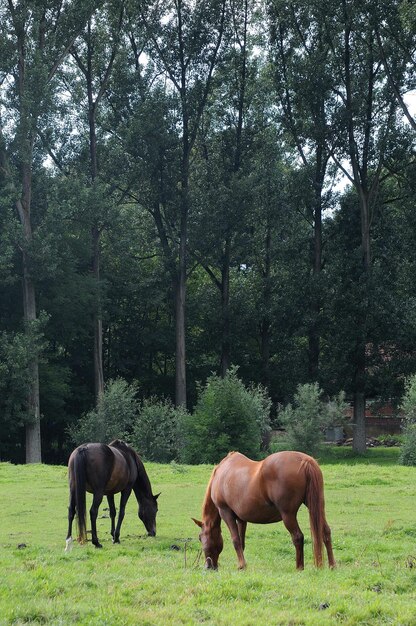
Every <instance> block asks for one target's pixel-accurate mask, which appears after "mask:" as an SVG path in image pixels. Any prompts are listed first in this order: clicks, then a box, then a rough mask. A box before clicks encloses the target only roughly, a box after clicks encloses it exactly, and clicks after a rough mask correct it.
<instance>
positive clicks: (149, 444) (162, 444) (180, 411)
mask: <svg viewBox="0 0 416 626" xmlns="http://www.w3.org/2000/svg"><path fill="white" fill-rule="evenodd" d="M186 414H187V413H186V410H185V409H184V408H182V407H178V408H175V407H174V406H173V404H172V402H171V401H170V400H168V399H166V400H158V399H157V398H155V397H152V398H149V399H146V400H144V401H143V402H142V404H141V406H140V411H139V414H138V416H137V418H136V419H135V422H134V426H133V432H132V434H131V436H130V442H131V444H132V446H133V447H134V448H135V449H136V450H137V452H138V453H139V454H140V455H141V456H143V457H144V458H145V459H147V460H148V461H158V462H159V463H168V462H169V461H174V460H175V459H177V458H178V454H179V441H180V437H179V425H180V424H181V423H182V421H183V419H184V416H185V415H186Z"/></svg>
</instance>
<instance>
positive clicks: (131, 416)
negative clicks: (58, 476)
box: [69, 378, 139, 445]
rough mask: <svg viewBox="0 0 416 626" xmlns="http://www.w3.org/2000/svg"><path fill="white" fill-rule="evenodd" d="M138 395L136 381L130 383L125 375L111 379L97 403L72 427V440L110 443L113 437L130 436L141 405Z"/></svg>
mask: <svg viewBox="0 0 416 626" xmlns="http://www.w3.org/2000/svg"><path fill="white" fill-rule="evenodd" d="M136 395H137V385H136V384H134V383H132V384H130V385H129V384H128V383H127V382H126V381H125V380H123V379H122V378H117V379H115V380H110V381H109V382H108V383H107V385H106V386H105V389H104V392H103V394H102V395H101V397H100V398H99V400H98V403H97V407H96V408H95V409H92V411H89V412H88V413H86V414H85V415H83V416H82V417H81V419H80V420H79V422H78V423H77V424H76V425H75V426H74V427H73V428H71V429H70V432H69V434H70V437H71V439H72V441H73V442H74V443H75V444H76V445H79V444H81V443H86V442H88V441H96V442H101V443H109V442H110V441H111V440H112V439H128V438H129V433H130V432H131V430H132V428H133V424H134V421H135V419H136V416H137V413H138V408H139V405H138V400H137V398H136Z"/></svg>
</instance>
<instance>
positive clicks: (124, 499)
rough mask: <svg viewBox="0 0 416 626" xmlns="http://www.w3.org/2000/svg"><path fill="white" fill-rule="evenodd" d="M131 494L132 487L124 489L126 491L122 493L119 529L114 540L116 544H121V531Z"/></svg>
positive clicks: (118, 521)
mask: <svg viewBox="0 0 416 626" xmlns="http://www.w3.org/2000/svg"><path fill="white" fill-rule="evenodd" d="M130 494H131V487H129V488H127V489H124V491H122V492H121V496H120V510H119V512H118V520H117V527H116V530H115V533H114V538H113V541H114V543H120V529H121V525H122V523H123V519H124V513H125V510H126V504H127V500H128V499H129V498H130Z"/></svg>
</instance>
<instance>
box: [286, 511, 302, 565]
mask: <svg viewBox="0 0 416 626" xmlns="http://www.w3.org/2000/svg"><path fill="white" fill-rule="evenodd" d="M282 520H283V523H284V525H285V526H286V528H287V529H288V531H289V532H290V535H291V537H292V542H293V545H294V546H295V549H296V569H299V570H302V569H303V568H304V556H303V544H304V537H303V533H302V531H301V529H300V527H299V524H298V520H297V519H296V513H285V514H284V513H282Z"/></svg>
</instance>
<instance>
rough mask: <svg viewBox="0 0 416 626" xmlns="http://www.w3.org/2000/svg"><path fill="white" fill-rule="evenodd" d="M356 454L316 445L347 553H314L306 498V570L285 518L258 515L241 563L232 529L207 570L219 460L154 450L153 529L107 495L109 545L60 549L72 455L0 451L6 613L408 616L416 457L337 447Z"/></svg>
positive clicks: (291, 619) (413, 595) (238, 619)
mask: <svg viewBox="0 0 416 626" xmlns="http://www.w3.org/2000/svg"><path fill="white" fill-rule="evenodd" d="M349 454H350V451H347V452H346V451H344V449H339V450H335V449H333V450H330V451H327V452H326V454H325V457H324V458H322V459H321V464H322V469H323V473H324V477H325V484H326V486H325V495H326V508H327V517H328V521H329V523H330V525H331V527H332V532H333V543H334V551H335V556H336V558H337V561H338V567H337V569H336V570H334V571H330V570H329V569H328V568H325V569H322V570H316V569H315V568H314V567H313V565H312V547H311V542H310V537H309V524H308V516H307V510H306V509H304V508H302V509H301V511H300V513H299V521H300V524H301V527H302V528H303V530H304V532H305V537H306V545H305V571H304V572H296V571H295V551H294V547H293V546H292V544H291V541H290V536H289V534H288V533H287V531H286V530H285V529H284V527H283V525H282V524H273V525H269V526H260V525H249V527H248V533H247V542H246V543H247V545H246V558H247V562H248V568H247V570H246V571H243V572H240V571H238V570H237V560H236V557H235V553H234V550H233V548H232V545H231V541H230V538H229V534H228V531H227V530H226V529H223V534H224V540H225V541H224V543H225V548H224V552H223V554H222V555H221V557H220V569H219V571H218V572H211V571H205V570H204V568H203V565H202V561H198V554H199V544H198V541H197V539H196V537H197V529H196V527H195V526H194V524H193V522H192V521H191V519H190V517H191V516H199V513H200V508H201V503H202V498H203V494H204V491H205V487H206V484H207V482H208V479H209V476H210V472H211V469H212V468H211V466H207V465H205V466H194V467H190V466H180V465H176V464H174V463H173V464H170V465H156V464H150V463H148V464H146V469H147V471H148V474H149V476H150V479H151V481H152V486H153V489H154V491H162V495H161V496H160V498H159V507H160V511H159V515H158V534H157V537H156V538H148V537H146V536H145V535H146V534H145V530H144V527H143V526H142V525H141V522H140V521H139V519H138V517H137V504H136V502H135V500H134V498H133V497H132V498H131V499H130V501H129V503H128V507H127V513H126V518H125V520H124V524H123V527H122V534H121V542H122V543H121V544H120V545H113V544H112V543H111V538H110V534H109V519H108V517H107V516H108V511H106V510H105V507H106V504H105V503H103V505H102V507H101V509H100V513H99V519H98V530H99V536H100V538H101V539H102V543H103V549H102V550H96V549H95V548H94V547H92V546H91V545H90V544H88V545H86V546H80V545H76V546H75V547H74V549H73V551H72V552H71V553H69V554H65V553H64V546H65V535H66V515H67V510H66V507H67V498H68V493H67V482H66V468H63V467H50V466H49V467H48V466H36V465H35V466H33V465H32V466H12V465H9V464H5V463H3V464H0V494H1V514H0V519H1V527H0V624H1V625H6V624H7V625H8V624H19V625H23V624H64V625H66V624H81V625H87V624H93V625H95V624H97V625H105V624H108V625H111V626H115V625H123V626H124V625H130V624H132V625H133V624H134V625H137V624H140V625H156V626H157V625H159V624H160V625H162V624H163V625H165V624H168V625H171V624H173V625H176V624H206V625H226V624H241V625H247V626H248V625H252V624H256V625H257V624H259V625H263V624H264V625H266V624H267V625H270V624H282V625H283V624H284V625H289V624H293V625H295V624H296V625H300V624H304V625H308V626H309V625H321V624H327V625H329V624H338V623H339V624H347V625H355V624H374V625H375V624H397V625H399V624H401V625H408V626H411V625H412V626H413V625H414V624H416V514H415V511H416V507H415V505H416V480H415V479H416V469H415V468H411V467H401V466H397V464H396V463H397V451H395V450H392V449H388V450H380V449H375V450H371V451H370V454H369V455H367V456H366V457H364V458H354V459H351V458H342V457H344V455H346V456H349ZM340 457H341V458H340Z"/></svg>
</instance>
